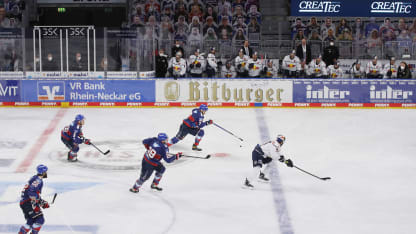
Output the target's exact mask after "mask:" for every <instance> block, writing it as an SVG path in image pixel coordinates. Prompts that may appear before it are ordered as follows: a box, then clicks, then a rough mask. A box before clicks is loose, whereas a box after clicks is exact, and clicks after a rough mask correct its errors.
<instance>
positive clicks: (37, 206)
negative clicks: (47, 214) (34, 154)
mask: <svg viewBox="0 0 416 234" xmlns="http://www.w3.org/2000/svg"><path fill="white" fill-rule="evenodd" d="M36 171H37V175H34V176H33V177H32V178H30V180H29V182H28V183H27V184H26V185H25V187H24V189H23V191H22V195H21V199H20V208H21V209H22V211H23V214H24V216H25V219H26V224H25V225H23V226H22V227H21V228H20V230H19V234H26V233H28V232H29V231H30V230H32V232H31V234H37V233H39V230H40V228H41V227H42V225H43V224H44V222H45V219H44V217H43V213H42V210H41V208H43V209H46V208H49V204H48V202H47V201H45V200H43V199H42V198H41V197H40V194H41V193H42V187H43V179H44V178H47V177H48V174H47V171H48V167H46V166H45V165H42V164H41V165H39V166H37V168H36Z"/></svg>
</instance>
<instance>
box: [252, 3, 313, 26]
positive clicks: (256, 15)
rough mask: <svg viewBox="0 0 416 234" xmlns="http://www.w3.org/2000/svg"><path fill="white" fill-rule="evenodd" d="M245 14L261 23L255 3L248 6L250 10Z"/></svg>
mask: <svg viewBox="0 0 416 234" xmlns="http://www.w3.org/2000/svg"><path fill="white" fill-rule="evenodd" d="M247 16H248V17H250V18H252V17H256V19H257V22H259V23H261V14H260V12H258V11H257V5H254V4H253V5H251V6H250V10H249V11H248V12H247ZM305 29H306V27H303V30H305Z"/></svg>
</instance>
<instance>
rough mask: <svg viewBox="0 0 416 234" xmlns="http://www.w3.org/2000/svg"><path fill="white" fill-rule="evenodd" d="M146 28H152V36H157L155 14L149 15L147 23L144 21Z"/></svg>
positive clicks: (157, 28)
mask: <svg viewBox="0 0 416 234" xmlns="http://www.w3.org/2000/svg"><path fill="white" fill-rule="evenodd" d="M146 28H152V29H153V30H152V34H153V35H152V36H154V37H158V36H159V33H160V28H159V24H158V22H157V20H156V16H154V15H151V16H149V18H148V20H147V23H146Z"/></svg>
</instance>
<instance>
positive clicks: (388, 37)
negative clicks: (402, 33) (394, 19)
mask: <svg viewBox="0 0 416 234" xmlns="http://www.w3.org/2000/svg"><path fill="white" fill-rule="evenodd" d="M381 40H382V41H384V42H387V41H394V40H396V35H395V34H394V31H393V30H392V29H387V30H384V33H383V34H382V37H381Z"/></svg>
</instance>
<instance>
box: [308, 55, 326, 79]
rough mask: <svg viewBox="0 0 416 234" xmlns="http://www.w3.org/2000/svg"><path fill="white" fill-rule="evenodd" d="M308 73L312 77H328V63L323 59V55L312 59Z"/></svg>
mask: <svg viewBox="0 0 416 234" xmlns="http://www.w3.org/2000/svg"><path fill="white" fill-rule="evenodd" d="M306 74H307V75H308V76H309V77H310V78H326V77H327V75H328V73H327V70H326V64H325V62H324V61H322V57H321V55H319V56H318V57H317V58H316V59H314V60H312V61H311V63H309V65H308V70H307V72H306Z"/></svg>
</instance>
